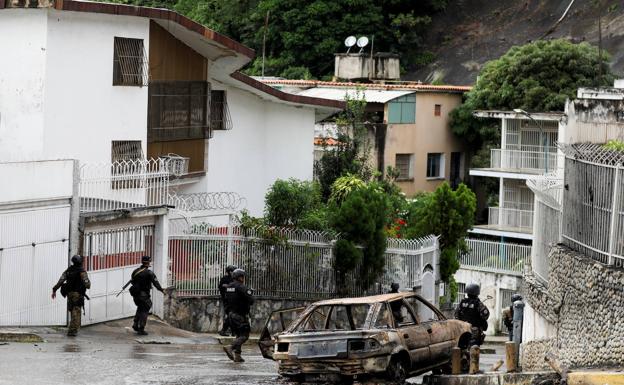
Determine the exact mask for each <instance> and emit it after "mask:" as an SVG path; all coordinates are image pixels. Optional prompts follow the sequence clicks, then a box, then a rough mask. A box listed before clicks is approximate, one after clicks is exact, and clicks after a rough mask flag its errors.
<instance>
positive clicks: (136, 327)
mask: <svg viewBox="0 0 624 385" xmlns="http://www.w3.org/2000/svg"><path fill="white" fill-rule="evenodd" d="M132 330H134V331H135V332H138V331H139V327H138V326H136V324H134V325H132Z"/></svg>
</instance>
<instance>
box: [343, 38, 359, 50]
mask: <svg viewBox="0 0 624 385" xmlns="http://www.w3.org/2000/svg"><path fill="white" fill-rule="evenodd" d="M355 42H356V39H355V36H349V37H348V38H346V39H345V46H346V47H348V48H351V47H353V46H354V45H355Z"/></svg>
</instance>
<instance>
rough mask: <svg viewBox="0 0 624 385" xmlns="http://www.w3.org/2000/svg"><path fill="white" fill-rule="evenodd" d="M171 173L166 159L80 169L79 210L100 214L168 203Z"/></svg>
mask: <svg viewBox="0 0 624 385" xmlns="http://www.w3.org/2000/svg"><path fill="white" fill-rule="evenodd" d="M168 189H169V172H168V165H167V161H165V160H163V159H148V160H145V159H137V160H122V161H117V162H113V163H85V164H82V165H81V166H80V185H79V195H80V211H81V212H100V211H109V210H119V209H128V208H133V207H145V206H160V205H165V204H167V200H168V196H167V194H168Z"/></svg>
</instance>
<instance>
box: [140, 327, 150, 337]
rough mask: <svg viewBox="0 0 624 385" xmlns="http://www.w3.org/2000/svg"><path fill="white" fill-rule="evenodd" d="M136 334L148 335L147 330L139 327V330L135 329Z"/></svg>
mask: <svg viewBox="0 0 624 385" xmlns="http://www.w3.org/2000/svg"><path fill="white" fill-rule="evenodd" d="M137 334H138V335H140V336H146V335H148V334H149V333H148V332H146V331H145V330H143V329H139V330H138V331H137Z"/></svg>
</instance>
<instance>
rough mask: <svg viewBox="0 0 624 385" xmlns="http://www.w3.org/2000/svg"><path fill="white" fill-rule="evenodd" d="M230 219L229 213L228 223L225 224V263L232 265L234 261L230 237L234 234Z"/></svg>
mask: <svg viewBox="0 0 624 385" xmlns="http://www.w3.org/2000/svg"><path fill="white" fill-rule="evenodd" d="M232 219H233V215H232V214H229V215H228V225H227V264H228V265H233V264H234V262H233V261H232V243H233V242H232V237H233V236H234V234H233V229H232Z"/></svg>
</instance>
